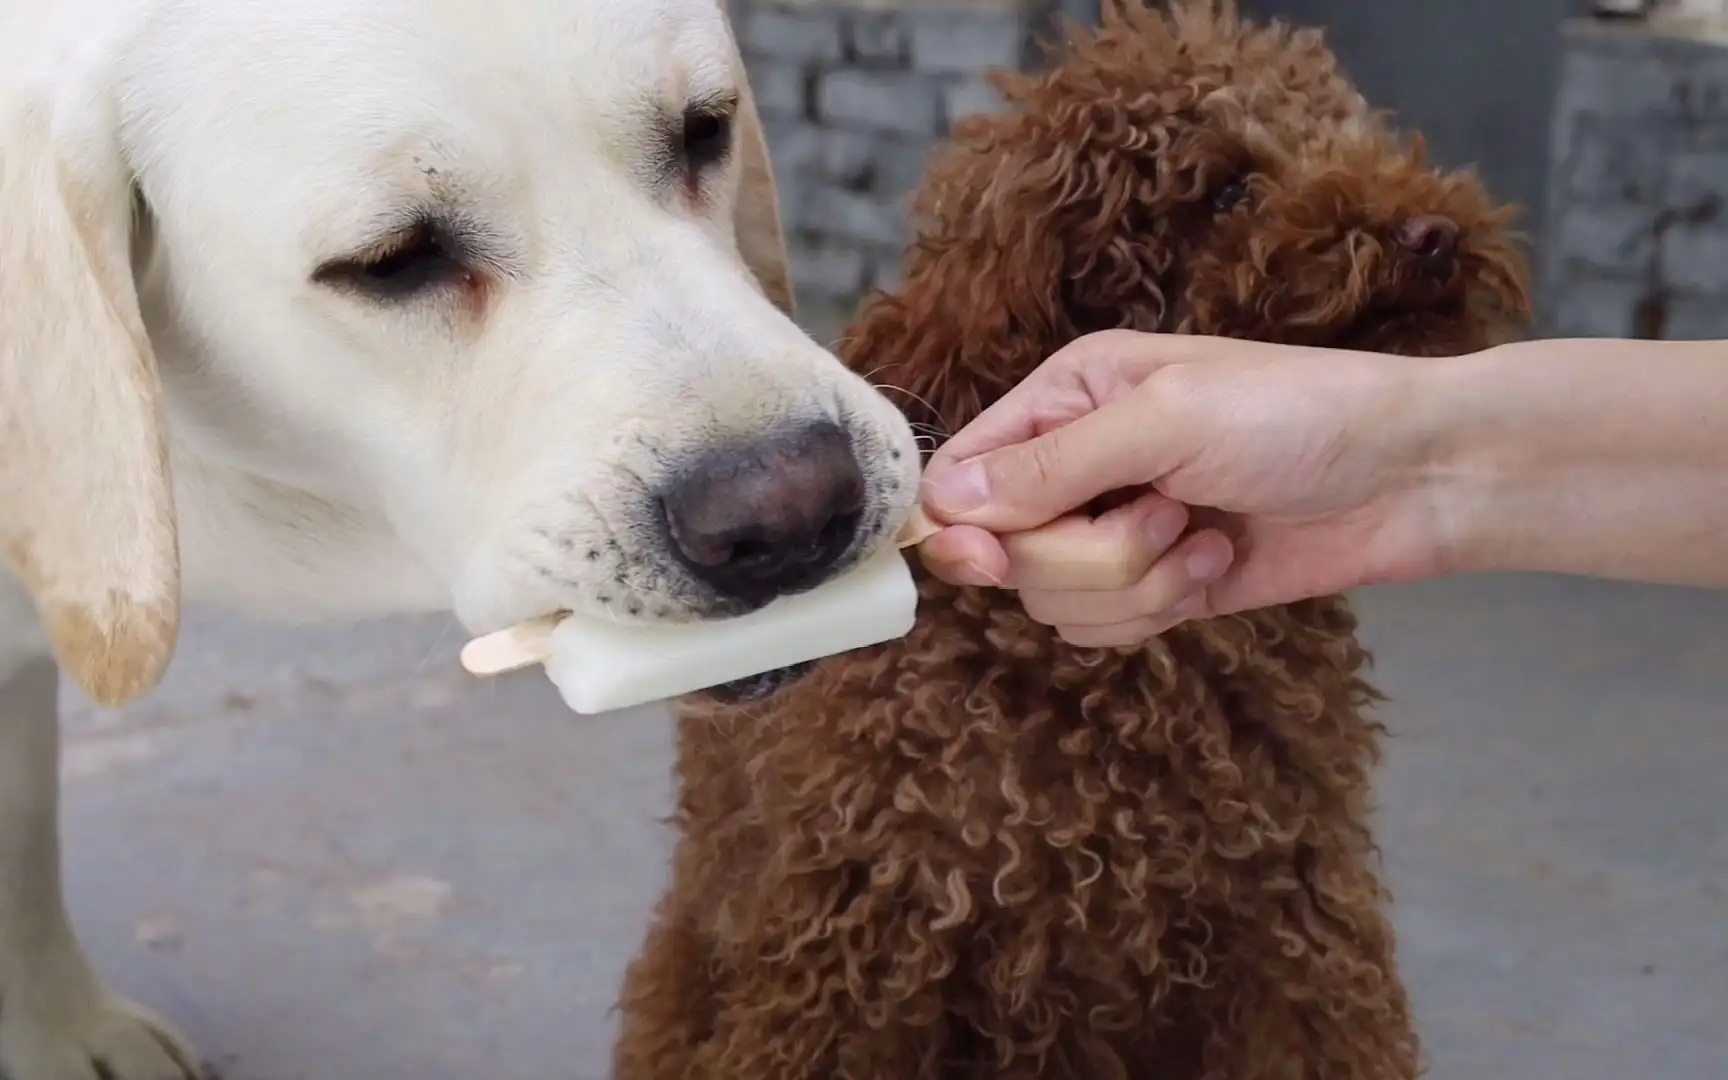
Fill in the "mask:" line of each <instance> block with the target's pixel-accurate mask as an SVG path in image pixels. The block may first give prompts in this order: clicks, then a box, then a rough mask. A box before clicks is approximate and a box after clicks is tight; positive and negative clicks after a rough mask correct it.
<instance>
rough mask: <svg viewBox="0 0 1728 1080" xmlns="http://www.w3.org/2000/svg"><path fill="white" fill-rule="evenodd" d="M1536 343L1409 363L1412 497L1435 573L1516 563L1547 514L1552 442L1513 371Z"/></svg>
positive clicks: (1507, 566)
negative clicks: (1413, 462) (1534, 524)
mask: <svg viewBox="0 0 1728 1080" xmlns="http://www.w3.org/2000/svg"><path fill="white" fill-rule="evenodd" d="M1529 347H1530V343H1525V342H1520V343H1515V344H1509V345H1499V346H1494V347H1492V348H1489V349H1485V350H1483V351H1481V352H1476V353H1469V354H1466V355H1463V356H1454V357H1439V358H1434V359H1427V360H1420V361H1415V362H1413V363H1411V366H1410V376H1409V378H1410V383H1411V385H1410V388H1409V392H1410V394H1411V396H1412V399H1413V401H1414V402H1415V405H1414V413H1415V417H1416V419H1415V421H1414V423H1413V424H1412V437H1413V438H1414V439H1415V440H1416V444H1417V451H1416V459H1417V461H1418V465H1417V467H1416V469H1415V470H1414V471H1413V472H1414V476H1415V483H1416V486H1417V489H1418V491H1417V496H1416V500H1415V501H1416V504H1417V505H1419V506H1421V507H1422V508H1423V513H1424V517H1425V519H1426V520H1425V525H1424V527H1425V529H1426V535H1427V536H1428V541H1427V543H1428V545H1429V550H1428V551H1427V553H1426V556H1427V562H1428V564H1429V566H1430V568H1431V570H1432V573H1433V574H1434V575H1435V576H1439V575H1451V574H1465V573H1475V572H1480V571H1490V570H1501V569H1513V568H1517V567H1518V564H1519V563H1520V561H1521V556H1520V554H1519V545H1520V543H1521V538H1523V537H1526V536H1528V535H1529V533H1530V531H1531V530H1530V528H1529V525H1528V523H1529V522H1531V521H1532V520H1540V519H1541V518H1542V516H1543V514H1544V511H1543V510H1542V508H1541V503H1542V501H1543V498H1544V497H1545V495H1546V494H1548V493H1549V489H1548V488H1547V486H1546V485H1545V484H1544V482H1543V480H1542V474H1543V471H1544V469H1545V467H1546V463H1545V458H1546V457H1548V456H1549V455H1548V453H1547V445H1548V444H1547V441H1546V439H1545V435H1544V432H1542V431H1541V430H1540V426H1541V425H1540V421H1539V417H1537V416H1534V415H1530V414H1529V410H1528V409H1526V408H1524V405H1525V403H1524V402H1523V401H1521V400H1520V387H1518V386H1517V385H1515V384H1516V381H1517V380H1516V379H1514V378H1513V377H1511V376H1513V375H1514V374H1515V373H1516V371H1517V369H1518V368H1519V367H1521V366H1525V365H1527V364H1528V363H1529V362H1530V358H1529V357H1528V356H1525V355H1522V353H1523V352H1524V351H1525V350H1527V349H1528V348H1529Z"/></svg>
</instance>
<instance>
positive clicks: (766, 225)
mask: <svg viewBox="0 0 1728 1080" xmlns="http://www.w3.org/2000/svg"><path fill="white" fill-rule="evenodd" d="M720 6H721V8H722V9H724V8H726V7H727V5H726V3H725V0H722V2H721V5H720ZM733 63H734V64H735V65H736V70H737V71H738V72H739V80H740V82H739V85H740V88H741V96H740V100H739V102H738V116H737V118H736V120H735V122H734V124H733V131H734V135H733V137H734V139H735V145H736V148H737V150H736V152H737V154H738V202H737V209H736V211H735V216H734V219H733V227H734V229H735V230H736V234H737V237H738V253H739V254H740V255H742V256H743V257H744V265H746V266H748V267H749V268H750V272H751V273H752V274H754V275H755V276H756V280H757V282H758V283H760V284H761V286H762V291H763V292H764V293H766V294H767V295H768V299H769V300H771V301H773V303H774V306H775V307H777V308H779V309H780V310H781V311H784V312H785V313H786V314H787V315H788V316H791V315H794V314H796V311H797V303H796V299H795V297H794V296H793V294H792V270H791V266H790V264H789V261H788V259H787V255H786V235H785V232H784V231H783V229H782V228H781V224H780V194H779V192H778V190H777V189H776V188H775V185H774V171H773V169H772V168H771V166H770V162H769V157H768V138H767V135H766V134H765V133H764V132H763V130H762V118H761V117H760V116H758V115H757V113H756V99H755V97H754V96H753V95H752V94H751V92H750V83H749V79H748V78H747V77H746V76H745V75H744V62H743V59H742V57H740V56H739V55H738V50H737V45H736V39H734V44H733Z"/></svg>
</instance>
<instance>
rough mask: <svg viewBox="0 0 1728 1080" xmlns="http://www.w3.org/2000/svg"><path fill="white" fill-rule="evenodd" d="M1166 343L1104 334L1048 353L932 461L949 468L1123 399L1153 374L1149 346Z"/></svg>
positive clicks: (932, 464) (1110, 332) (1113, 332)
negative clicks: (1124, 394) (956, 463)
mask: <svg viewBox="0 0 1728 1080" xmlns="http://www.w3.org/2000/svg"><path fill="white" fill-rule="evenodd" d="M1162 340H1163V339H1162V338H1160V337H1158V336H1156V335H1151V334H1138V333H1135V332H1133V331H1129V330H1103V331H1099V332H1097V333H1092V334H1087V335H1085V336H1084V337H1080V338H1076V339H1075V340H1073V341H1071V342H1069V343H1068V344H1067V345H1065V346H1063V347H1062V348H1060V349H1058V350H1056V351H1055V352H1054V353H1051V354H1050V357H1049V358H1048V359H1046V360H1045V361H1044V362H1043V363H1042V364H1040V365H1039V366H1038V368H1037V370H1035V371H1034V372H1033V373H1032V374H1031V375H1029V376H1027V377H1026V378H1025V379H1024V380H1022V381H1021V382H1020V383H1019V384H1018V385H1016V386H1015V387H1014V388H1013V389H1012V390H1010V391H1008V392H1007V393H1006V394H1003V395H1002V396H1001V397H1000V398H998V399H997V400H996V402H995V404H993V405H991V406H990V407H989V408H987V409H985V410H984V411H983V412H981V413H979V414H978V416H977V417H976V418H974V419H973V420H972V422H971V423H969V424H967V425H966V426H965V427H964V428H962V429H961V430H960V431H958V432H956V433H955V434H954V436H953V437H952V438H950V439H949V440H948V441H947V442H945V443H943V444H942V447H941V448H940V449H939V450H937V451H936V453H935V454H933V455H932V456H931V459H930V467H932V468H935V469H937V471H938V472H940V471H941V469H943V468H945V467H946V466H947V465H949V464H952V463H954V462H958V461H965V460H966V459H968V458H974V457H977V456H978V455H979V454H983V453H986V452H988V451H991V450H997V449H1000V448H1001V447H1004V446H1009V445H1012V444H1013V443H1019V442H1025V441H1026V440H1027V439H1032V438H1036V437H1037V436H1039V435H1042V434H1044V433H1045V432H1047V431H1051V430H1053V429H1055V428H1058V427H1061V426H1062V425H1063V424H1066V423H1069V422H1070V421H1073V420H1075V419H1078V418H1079V417H1081V416H1084V415H1086V414H1087V413H1089V412H1091V411H1093V410H1094V409H1096V408H1098V407H1099V406H1100V405H1103V404H1105V403H1107V402H1109V401H1111V400H1114V399H1115V398H1116V397H1119V396H1121V394H1122V393H1125V392H1126V391H1128V390H1131V389H1132V388H1133V387H1134V386H1136V385H1138V384H1139V382H1140V381H1141V380H1142V379H1144V378H1145V373H1146V372H1149V371H1151V370H1152V369H1153V365H1152V364H1151V363H1150V362H1149V359H1150V356H1149V355H1148V354H1150V355H1156V353H1157V351H1158V350H1156V349H1150V348H1149V347H1148V346H1149V344H1150V343H1155V342H1160V341H1162Z"/></svg>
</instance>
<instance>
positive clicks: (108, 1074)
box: [0, 987, 203, 1080]
mask: <svg viewBox="0 0 1728 1080" xmlns="http://www.w3.org/2000/svg"><path fill="white" fill-rule="evenodd" d="M0 990H4V987H0ZM31 999H32V995H31V994H30V992H29V991H28V990H19V991H14V992H13V993H12V994H10V995H8V996H7V997H5V998H0V1080H199V1078H200V1077H201V1076H202V1075H203V1072H202V1070H201V1069H200V1068H199V1067H198V1064H197V1062H198V1057H197V1055H196V1054H195V1053H193V1051H192V1047H191V1046H190V1045H189V1044H188V1043H187V1042H186V1040H185V1039H184V1038H183V1037H181V1035H180V1034H179V1033H178V1032H176V1031H175V1030H174V1029H173V1028H171V1027H169V1026H168V1025H167V1024H166V1023H165V1022H164V1021H162V1020H161V1019H159V1018H158V1017H156V1016H154V1015H153V1014H151V1013H150V1012H149V1011H147V1010H145V1009H143V1008H141V1007H140V1006H137V1005H134V1004H132V1003H131V1002H129V1001H125V1000H122V999H120V998H115V997H110V996H107V995H105V994H100V995H97V996H96V999H95V1000H92V1001H87V1002H83V1003H80V1004H78V1005H76V1006H72V1007H70V1008H68V1007H66V1006H67V1005H68V1003H66V1002H49V1001H47V1000H44V999H43V998H42V997H41V995H36V1000H31Z"/></svg>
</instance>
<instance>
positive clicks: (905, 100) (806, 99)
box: [733, 0, 1049, 310]
mask: <svg viewBox="0 0 1728 1080" xmlns="http://www.w3.org/2000/svg"><path fill="white" fill-rule="evenodd" d="M1048 6H1049V5H1048V2H1047V0H1040V2H1031V3H1029V2H1027V0H949V2H948V3H946V4H944V3H943V2H941V0H922V2H917V0H913V2H907V3H900V4H896V3H892V2H888V0H831V2H826V3H824V2H816V3H812V2H809V0H802V2H800V0H744V2H742V3H738V2H737V0H735V3H734V8H733V12H734V19H735V22H736V26H737V32H738V38H739V44H740V47H741V48H742V51H743V53H744V59H745V63H746V65H747V66H748V68H749V70H750V78H751V83H752V85H753V87H754V88H755V92H756V97H757V102H758V106H759V108H760V109H761V111H762V117H763V124H764V126H765V127H766V128H767V134H768V143H769V149H770V152H771V153H772V155H773V157H774V171H775V174H776V179H777V180H778V182H779V185H780V191H781V199H782V204H783V215H784V217H785V225H786V230H787V241H788V244H789V246H790V248H791V257H792V271H793V277H794V280H795V283H796V285H797V288H798V291H799V296H800V300H801V301H802V302H803V303H805V304H807V305H812V306H816V307H818V308H825V309H828V310H844V309H848V308H850V307H851V306H852V305H853V304H854V303H856V302H857V300H858V299H859V298H860V297H861V296H862V295H863V294H864V293H865V292H867V291H868V290H870V289H872V288H876V287H883V286H891V285H892V284H893V283H894V281H895V278H896V275H897V273H898V268H899V264H900V256H901V251H902V249H903V247H904V245H905V243H906V240H907V234H906V229H907V214H906V202H907V199H908V197H909V196H910V194H911V193H912V191H913V190H914V189H915V188H916V187H917V186H918V182H919V180H920V179H921V177H922V175H923V169H924V163H925V159H926V157H927V155H928V154H929V152H930V150H931V148H932V147H933V146H934V145H935V143H936V141H937V139H939V138H940V137H941V136H942V135H943V134H944V133H945V132H946V131H947V130H948V126H949V124H950V123H951V122H952V121H953V120H954V119H955V117H956V116H959V115H962V114H965V113H970V112H975V111H981V110H985V109H988V108H991V107H993V105H994V103H995V95H994V93H993V92H992V91H991V90H990V89H989V87H988V86H987V84H986V83H985V82H984V76H985V74H986V73H988V72H989V71H991V70H994V69H997V68H1015V67H1018V66H1019V65H1020V64H1021V62H1022V58H1023V56H1024V55H1025V52H1026V47H1027V41H1028V37H1029V34H1030V33H1031V32H1033V30H1034V29H1035V28H1037V27H1038V25H1039V23H1038V19H1039V18H1042V17H1044V16H1046V15H1047V14H1048ZM1034 12H1036V14H1034Z"/></svg>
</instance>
